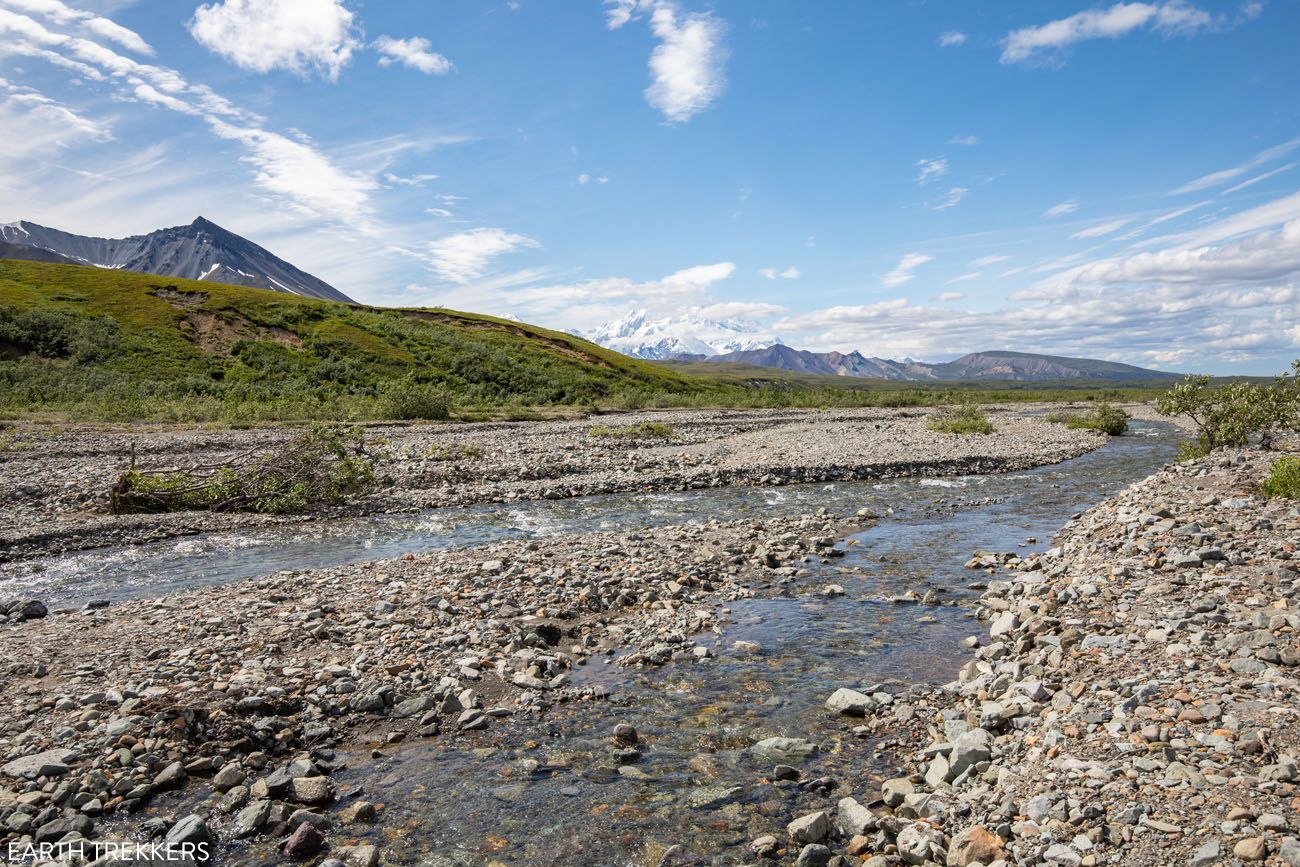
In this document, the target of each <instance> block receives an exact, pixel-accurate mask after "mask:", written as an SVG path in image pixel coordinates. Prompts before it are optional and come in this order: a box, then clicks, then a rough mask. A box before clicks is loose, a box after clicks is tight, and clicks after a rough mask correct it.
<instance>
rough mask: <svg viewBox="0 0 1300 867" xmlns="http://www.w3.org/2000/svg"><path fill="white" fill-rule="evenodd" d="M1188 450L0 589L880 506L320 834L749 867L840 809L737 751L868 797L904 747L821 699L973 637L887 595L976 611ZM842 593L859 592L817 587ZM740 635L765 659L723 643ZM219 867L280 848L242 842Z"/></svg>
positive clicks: (538, 521)
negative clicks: (756, 585)
mask: <svg viewBox="0 0 1300 867" xmlns="http://www.w3.org/2000/svg"><path fill="white" fill-rule="evenodd" d="M1178 439H1179V435H1178V433H1177V432H1176V431H1175V430H1174V429H1173V428H1171V427H1169V426H1167V425H1162V424H1153V423H1144V422H1137V423H1134V425H1133V433H1132V434H1131V435H1128V436H1124V437H1121V438H1116V439H1114V440H1112V441H1111V442H1110V443H1109V444H1108V445H1106V446H1104V447H1102V448H1101V449H1098V450H1097V451H1094V452H1091V453H1089V454H1087V455H1084V456H1082V457H1079V458H1076V459H1074V460H1071V461H1066V462H1064V463H1061V464H1057V465H1054V466H1049V467H1041V468H1038V469H1035V470H1030V471H1026V472H1022V473H1014V474H1006V475H990V476H971V477H961V478H950V479H901V480H893V481H888V482H883V483H871V482H857V483H847V484H846V483H841V484H835V485H801V486H790V487H783V488H776V489H769V490H763V489H757V488H732V489H713V490H703V491H692V492H689V493H666V494H620V495H607V496H598V497H585V498H577V499H573V500H560V501H544V502H529V503H519V504H513V505H495V506H482V507H476V508H468V509H444V510H437V511H431V512H426V513H423V514H419V515H403V516H378V517H371V518H360V519H352V520H346V521H336V522H329V523H325V524H316V525H312V526H310V527H306V526H297V527H282V528H276V529H273V530H268V531H261V532H244V533H218V534H210V535H205V536H195V537H189V538H185V539H181V540H170V541H167V542H160V543H155V544H149V545H141V546H136V547H132V548H121V549H107V550H100V551H88V552H81V553H77V554H72V555H65V556H62V557H55V558H50V559H48V560H46V561H42V562H38V563H25V564H11V565H9V566H6V567H4V568H3V570H0V596H12V595H19V594H20V593H21V594H22V595H33V596H38V597H40V598H44V599H48V600H50V601H51V602H53V603H55V604H65V605H80V604H82V603H84V602H85V601H87V600H90V599H108V600H117V599H124V598H129V597H136V596H144V595H157V594H164V593H170V592H175V591H177V590H179V589H182V588H184V587H189V586H205V585H214V584H219V583H224V582H229V581H234V580H238V579H240V578H245V577H250V576H253V575H259V574H267V573H268V572H273V571H275V570H277V569H282V568H294V569H302V568H310V567H325V566H332V565H337V564H340V563H345V562H355V561H361V560H372V559H378V558H382V557H389V556H397V555H400V554H403V553H406V552H410V551H414V552H418V551H425V550H432V549H436V548H442V547H448V546H454V545H468V544H476V543H482V542H486V541H491V540H497V539H503V538H515V537H517V538H524V537H530V536H536V535H546V534H556V533H567V532H580V531H589V530H595V529H619V528H632V527H637V526H644V525H647V524H666V523H680V522H684V521H691V520H707V519H708V518H710V517H719V518H726V519H730V518H738V517H745V516H752V515H768V514H773V513H808V512H812V511H815V510H816V509H818V508H821V507H825V508H826V509H828V510H829V511H830V512H831V513H832V514H851V513H852V512H854V511H856V510H857V509H859V508H863V507H866V508H870V509H872V510H873V511H875V512H877V513H880V514H882V515H884V516H885V517H883V518H882V519H881V520H880V522H879V523H878V524H877V525H876V526H873V527H871V528H870V529H867V530H865V531H863V532H860V533H857V534H855V535H854V536H852V537H851V539H850V540H849V542H850V543H849V544H847V545H841V546H840V547H843V548H845V551H846V555H845V556H844V557H842V558H836V559H831V560H827V561H825V562H821V561H815V562H813V563H810V564H808V568H809V570H810V571H811V575H810V576H809V577H807V578H803V579H799V580H798V581H797V582H796V583H795V584H794V585H792V586H789V587H786V588H784V590H783V591H782V595H778V596H776V597H775V598H757V599H752V600H743V601H740V602H735V603H731V604H729V606H728V608H727V613H726V616H725V620H724V626H723V628H722V629H721V630H720V631H719V632H718V633H715V634H713V635H711V636H704V637H703V638H701V643H710V644H711V646H712V649H713V652H714V654H715V656H714V657H713V658H711V659H707V660H704V661H699V662H682V663H670V664H669V665H666V666H664V667H662V668H659V669H652V670H637V669H628V668H624V667H622V666H618V665H615V664H612V663H610V662H606V661H604V660H596V661H593V662H591V663H589V664H588V665H586V666H585V667H582V668H579V669H578V670H577V671H575V673H574V677H573V681H574V682H575V683H576V684H583V683H586V684H603V685H604V686H607V687H608V688H609V689H610V691H611V698H610V699H609V700H608V701H607V702H584V703H580V704H575V705H571V706H560V707H557V708H555V709H553V710H552V711H550V712H549V713H548V714H547V715H545V716H544V717H542V718H541V719H540V721H536V722H525V721H522V720H519V721H503V722H499V723H496V724H494V725H493V726H492V727H491V728H490V729H489V730H488V731H486V732H482V733H479V734H475V735H472V736H466V737H461V738H460V739H458V740H456V741H454V742H453V741H448V740H446V739H445V738H441V737H440V738H435V739H433V740H431V741H427V742H411V743H410V744H406V745H399V746H396V747H389V748H386V749H385V750H384V751H383V755H382V756H381V757H379V758H377V759H372V758H370V756H369V753H368V752H360V753H357V754H353V755H348V756H346V757H342V756H341V758H344V759H345V760H346V762H347V764H348V765H350V767H348V768H347V769H345V770H343V771H341V772H340V773H337V774H336V775H335V778H336V780H337V781H338V783H339V784H340V788H341V790H343V791H347V790H350V789H351V790H355V789H358V788H360V789H362V790H364V795H363V797H365V798H366V799H367V800H370V801H373V802H377V803H382V804H384V805H385V806H384V811H383V812H384V819H383V821H382V822H381V823H380V824H379V825H377V826H375V827H374V828H373V829H365V830H363V831H361V832H360V836H358V837H355V838H354V837H353V836H351V835H354V834H357V833H358V832H357V831H356V829H355V828H348V829H346V830H342V829H339V830H335V831H334V832H331V835H330V839H331V840H332V841H333V842H336V843H347V842H356V841H362V842H364V841H366V840H367V838H369V840H370V841H371V842H376V843H379V844H380V845H381V847H382V848H383V850H384V851H385V852H386V857H387V858H388V859H389V861H390V862H395V863H410V864H423V865H428V867H441V865H453V864H456V865H460V864H465V865H468V864H491V863H501V864H555V865H561V864H564V865H568V864H593V865H621V864H656V863H657V862H658V859H659V857H660V855H661V853H662V852H663V851H664V850H665V848H667V847H669V846H673V845H681V846H683V847H684V848H685V849H686V850H688V851H689V852H691V853H692V854H694V855H695V856H697V857H699V858H700V859H701V860H702V862H703V863H717V864H732V863H742V860H743V857H744V848H743V847H744V844H745V843H746V842H747V841H749V840H751V839H753V838H755V837H758V836H761V835H763V834H776V835H778V836H781V832H782V830H783V829H784V827H785V824H786V823H787V822H788V821H790V819H792V818H794V817H795V816H797V815H801V814H803V813H805V812H808V811H811V810H814V809H820V808H824V807H828V806H833V804H834V802H835V800H837V799H838V798H839V797H841V795H842V793H837V794H833V795H828V794H819V793H816V792H805V791H800V790H799V789H798V788H796V787H794V786H792V785H791V784H789V783H780V784H777V783H772V782H769V781H768V780H769V778H770V774H771V770H772V765H773V761H772V760H771V759H759V758H756V757H755V756H753V755H752V754H751V753H750V752H748V749H747V748H749V747H750V746H751V745H753V744H754V743H755V742H757V741H759V740H761V739H763V738H766V737H770V736H775V735H781V736H789V737H796V738H807V739H809V740H811V741H813V742H816V743H818V744H820V745H821V746H822V751H821V752H820V753H819V754H818V755H816V756H814V757H812V758H810V759H808V760H806V761H804V762H801V763H799V764H800V765H801V768H802V770H803V772H804V775H805V777H806V778H808V777H817V776H822V775H829V776H831V777H834V778H836V779H837V780H841V781H851V782H852V784H853V786H855V788H854V790H853V791H854V794H856V795H858V796H859V797H860V798H861V799H863V800H864V801H865V800H867V799H869V797H870V794H871V792H870V791H868V788H867V787H868V786H869V785H871V780H872V779H873V775H884V776H887V775H889V774H890V772H892V771H893V770H894V768H893V767H892V765H891V764H890V757H889V755H888V753H887V752H880V753H877V752H875V751H874V745H873V744H871V743H870V742H867V741H860V740H858V739H857V738H855V737H854V736H852V735H851V734H849V731H848V729H849V726H848V725H846V724H845V721H844V720H843V719H841V718H838V717H835V716H834V715H832V714H830V713H828V712H827V711H826V710H825V709H824V702H825V699H826V697H827V696H828V695H829V694H830V693H831V692H833V691H834V690H835V689H836V688H837V687H839V686H851V687H855V688H862V687H865V686H870V685H872V684H877V683H884V684H887V688H888V689H889V690H890V691H891V692H893V693H894V694H896V695H903V694H904V693H905V692H906V688H907V686H908V685H911V684H918V683H942V682H945V681H949V680H952V679H953V678H954V677H955V674H956V671H957V669H958V668H959V667H960V665H961V664H962V662H963V660H964V658H965V657H964V652H963V651H962V650H961V649H960V647H959V642H960V640H961V639H962V638H963V637H965V636H968V635H972V634H976V633H977V632H980V631H982V630H981V627H980V625H979V624H977V623H976V622H975V621H973V620H972V619H971V617H970V611H969V608H967V607H966V606H963V605H919V604H899V603H891V602H889V601H886V600H887V599H888V597H890V596H894V595H897V594H899V593H902V592H903V591H905V590H909V589H911V590H915V591H917V593H919V594H922V595H923V594H925V592H926V591H927V590H937V591H939V592H940V598H941V599H944V600H949V601H958V602H960V601H963V600H965V601H969V600H971V599H973V598H974V597H975V596H976V595H977V593H978V591H977V590H974V589H971V588H970V586H969V585H971V584H972V583H974V582H977V581H980V580H982V579H984V578H985V576H984V575H983V574H981V573H978V572H971V571H968V570H966V569H964V568H963V564H964V563H965V562H966V560H967V559H968V558H969V557H970V555H971V553H972V551H973V550H975V549H977V548H984V549H989V550H994V551H1029V550H1041V549H1043V548H1046V547H1047V546H1048V545H1050V543H1051V538H1052V535H1053V534H1054V533H1055V531H1056V530H1057V529H1059V528H1060V527H1061V525H1063V524H1064V523H1066V522H1067V521H1068V520H1069V519H1070V518H1071V517H1072V516H1073V515H1074V514H1076V513H1078V512H1080V511H1082V510H1084V509H1086V508H1087V507H1089V506H1091V505H1093V504H1095V503H1097V502H1098V501H1100V500H1102V499H1104V498H1106V497H1108V496H1110V495H1112V494H1114V493H1116V492H1117V491H1118V490H1120V489H1122V488H1123V487H1124V486H1126V485H1127V484H1129V483H1131V482H1133V481H1136V480H1137V479H1140V478H1142V477H1144V476H1146V475H1148V474H1149V473H1151V472H1153V471H1155V470H1157V469H1159V468H1160V467H1161V466H1162V465H1164V464H1165V463H1166V462H1168V461H1169V460H1170V459H1171V458H1172V456H1173V454H1174V452H1175V450H1176V447H1177V443H1178ZM891 510H892V511H891ZM830 583H834V584H838V585H840V586H841V587H843V588H844V590H845V594H844V595H843V596H839V597H836V598H825V597H823V596H821V595H820V594H819V593H818V591H819V590H820V589H821V588H822V587H824V586H825V585H826V584H830ZM15 585H22V586H23V587H24V588H25V589H23V590H21V591H18V590H15V589H14V588H15ZM778 589H779V588H778ZM738 640H745V641H752V642H756V643H757V644H758V645H759V646H760V647H761V652H759V653H757V654H751V653H741V652H737V651H735V650H733V649H732V648H733V645H734V644H735V642H736V641H738ZM618 722H628V723H631V724H632V725H634V726H635V727H636V728H637V729H638V730H639V731H640V733H641V735H642V738H643V741H644V746H643V752H644V755H643V757H642V758H641V759H640V761H638V762H636V763H635V764H633V765H631V768H632V770H631V771H627V770H624V771H622V772H620V771H619V770H618V763H617V762H616V761H615V760H614V756H613V748H612V744H611V739H610V732H611V730H612V729H613V727H614V725H615V724H616V723H618ZM160 806H161V805H160ZM225 859H226V861H227V863H266V862H268V861H273V860H276V856H274V854H273V853H270V852H269V851H267V850H265V849H261V848H249V849H241V850H236V851H231V852H228V853H226V855H225Z"/></svg>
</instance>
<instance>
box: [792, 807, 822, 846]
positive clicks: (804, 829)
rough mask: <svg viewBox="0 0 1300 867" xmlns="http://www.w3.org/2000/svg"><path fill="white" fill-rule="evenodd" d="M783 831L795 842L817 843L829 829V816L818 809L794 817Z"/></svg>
mask: <svg viewBox="0 0 1300 867" xmlns="http://www.w3.org/2000/svg"><path fill="white" fill-rule="evenodd" d="M785 831H786V833H787V834H788V835H790V839H791V840H793V841H795V842H796V843H819V842H821V841H822V840H825V839H826V835H827V834H829V833H830V831H831V818H830V816H829V815H828V814H827V813H826V812H825V811H824V810H819V811H818V812H816V813H809V814H808V815H806V816H800V817H799V818H797V819H795V820H794V821H793V822H791V823H790V824H789V825H787V826H786V828H785Z"/></svg>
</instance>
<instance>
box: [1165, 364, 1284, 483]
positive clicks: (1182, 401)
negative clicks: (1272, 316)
mask: <svg viewBox="0 0 1300 867" xmlns="http://www.w3.org/2000/svg"><path fill="white" fill-rule="evenodd" d="M1156 409H1157V410H1159V411H1160V413H1161V414H1162V415H1176V416H1185V417H1186V418H1187V419H1188V420H1190V421H1191V423H1192V426H1193V427H1194V428H1195V430H1196V437H1195V439H1194V440H1191V441H1190V442H1187V443H1184V444H1183V448H1182V454H1181V457H1182V458H1183V459H1184V460H1188V459H1191V458H1196V457H1201V456H1203V455H1207V454H1209V453H1210V452H1212V451H1214V450H1215V449H1217V448H1222V447H1225V446H1234V447H1240V446H1244V445H1247V444H1249V443H1250V442H1251V441H1252V440H1254V441H1256V442H1258V443H1259V444H1260V445H1262V446H1264V447H1265V448H1268V447H1271V446H1272V444H1273V439H1274V437H1276V436H1277V435H1278V434H1279V433H1282V432H1284V431H1297V430H1300V361H1296V362H1295V364H1293V365H1292V373H1291V374H1290V375H1283V376H1279V377H1278V378H1277V379H1275V380H1274V381H1273V382H1272V383H1269V384H1266V385H1265V384H1260V383H1253V382H1231V383H1228V384H1226V385H1219V386H1215V385H1211V382H1210V377H1208V376H1204V375H1191V376H1188V377H1187V378H1186V379H1184V380H1183V381H1182V382H1180V383H1178V384H1177V385H1175V386H1174V387H1173V388H1172V389H1170V390H1169V391H1168V392H1167V393H1165V394H1164V395H1161V397H1160V398H1159V400H1157V401H1156Z"/></svg>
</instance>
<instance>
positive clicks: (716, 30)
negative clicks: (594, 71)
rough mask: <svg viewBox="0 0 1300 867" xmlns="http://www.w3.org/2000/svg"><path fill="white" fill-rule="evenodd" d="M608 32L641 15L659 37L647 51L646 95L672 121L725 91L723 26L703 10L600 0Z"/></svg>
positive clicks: (657, 1)
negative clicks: (602, 4)
mask: <svg viewBox="0 0 1300 867" xmlns="http://www.w3.org/2000/svg"><path fill="white" fill-rule="evenodd" d="M605 4H606V6H608V7H609V8H608V9H607V10H606V12H605V16H606V23H607V25H608V27H609V29H610V30H617V29H618V28H620V27H622V26H623V25H624V24H627V23H628V22H629V21H631V20H633V19H635V18H641V17H642V16H643V14H645V13H649V15H650V31H651V32H652V33H653V34H654V36H655V38H656V39H658V41H659V44H658V45H656V46H655V49H654V51H652V52H651V54H650V76H651V79H652V80H651V83H650V86H649V87H647V88H646V89H645V98H646V102H648V103H649V104H650V105H651V106H652V107H653V108H656V109H658V110H659V111H660V112H662V113H663V115H664V117H666V118H667V119H668V120H669V121H670V122H672V123H681V122H683V121H686V120H689V119H690V118H691V117H693V116H694V115H696V114H699V113H700V112H701V111H704V110H705V109H707V108H708V107H709V106H710V105H712V104H713V102H714V100H716V99H717V98H718V97H719V96H721V95H722V92H723V91H724V90H725V89H726V86H727V81H726V73H725V69H724V67H725V65H726V61H727V54H728V52H727V47H726V46H725V45H723V43H722V38H723V36H724V35H725V33H726V25H725V24H724V23H723V21H722V20H721V19H720V18H718V17H717V16H715V15H713V14H711V13H708V12H686V13H683V12H680V11H679V10H678V7H677V4H676V3H675V2H673V0H605Z"/></svg>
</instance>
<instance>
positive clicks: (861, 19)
mask: <svg viewBox="0 0 1300 867" xmlns="http://www.w3.org/2000/svg"><path fill="white" fill-rule="evenodd" d="M1297 33H1300V3H1298V2H1297V0H1270V2H1266V3H1254V2H1248V3H1223V4H1210V3H1201V4H1196V5H1193V4H1191V3H1187V2H1154V3H1149V4H1147V3H1118V4H1100V5H1089V4H1087V3H1083V2H1035V3H1009V2H1008V3H984V4H978V3H966V2H963V3H958V2H951V3H934V2H931V3H920V2H898V3H859V2H843V3H831V2H826V3H794V2H764V0H716V2H712V3H707V2H697V0H618V2H607V3H602V2H600V0H590V2H587V0H573V2H564V3H555V2H541V0H517V2H495V0H472V2H471V0H438V2H429V3H422V4H409V3H391V2H381V0H371V2H369V3H366V4H364V5H363V4H361V3H358V2H354V0H217V2H211V3H208V4H204V5H197V4H191V3H184V2H177V0H167V2H162V0H157V2H150V0H141V2H134V3H132V2H104V0H101V2H91V0H81V2H64V0H0V128H3V129H4V131H5V133H4V135H3V136H0V218H2V219H5V220H11V219H28V220H33V221H35V222H38V223H43V224H47V225H53V226H56V227H59V228H64V229H67V230H70V231H76V232H82V233H87V234H95V235H108V236H120V235H126V234H132V233H138V232H146V231H150V230H152V229H155V228H158V227H161V226H165V225H176V224H180V223H187V222H189V221H190V220H192V219H193V218H194V217H195V216H197V215H199V214H202V215H204V216H206V217H208V218H209V219H212V220H214V221H216V222H218V223H220V224H222V225H224V226H226V227H228V228H230V229H232V230H234V231H236V232H239V233H241V234H244V235H246V236H247V237H249V238H251V239H253V240H255V241H257V242H259V243H261V244H263V245H265V246H267V247H269V248H270V249H271V250H272V251H274V252H276V253H278V254H279V255H281V256H283V257H284V258H287V259H289V260H290V261H292V262H294V263H295V264H297V265H299V266H300V267H302V268H304V269H306V270H308V271H311V272H313V273H315V274H317V275H319V276H321V277H322V278H324V279H326V280H328V281H329V282H331V283H333V284H334V285H335V286H337V287H338V288H340V289H342V290H343V291H344V292H346V293H348V294H349V295H351V296H352V297H354V298H356V299H357V300H360V301H364V302H370V303H378V304H408V305H409V304H421V305H443V306H449V307H456V308H460V309H469V310H478V311H483V312H490V313H496V314H511V315H515V316H518V317H520V318H522V319H525V320H529V321H535V322H539V323H541V324H545V325H549V326H552V327H558V328H563V329H578V330H588V329H592V328H594V327H596V326H598V325H600V324H601V323H603V322H605V321H607V320H609V319H613V318H616V317H618V316H620V315H622V314H624V313H626V312H628V311H629V310H632V309H640V308H644V309H647V310H649V311H650V313H651V315H653V316H670V315H673V316H707V317H712V318H720V317H734V318H741V319H745V320H750V321H752V322H754V327H755V330H758V331H766V332H772V333H776V334H779V335H780V336H781V337H782V339H784V340H785V341H786V342H787V343H790V344H792V345H795V346H799V347H804V348H811V349H820V350H825V349H840V350H849V349H858V350H861V351H863V352H864V353H866V354H870V355H881V356H893V357H899V356H904V355H910V356H913V357H920V358H925V359H933V360H941V359H945V358H951V357H954V356H956V355H958V354H960V353H962V352H966V351H970V350H978V349H993V348H1009V349H1021V350H1028V351H1045V352H1052V353H1057V354H1071V355H1086V356H1091V357H1101V358H1110V359H1116V360H1122V361H1128V362H1131V363H1137V364H1144V365H1149V366H1157V367H1164V368H1168V369H1186V370H1191V369H1196V370H1206V371H1211V372H1223V373H1228V372H1243V373H1271V372H1278V371H1280V370H1281V369H1282V368H1283V367H1285V366H1286V364H1287V363H1289V361H1290V360H1291V359H1292V358H1295V357H1297V356H1300V165H1298V164H1300V88H1297V87H1296V84H1295V83H1296V82H1297V81H1300V52H1297V51H1296V50H1295V36H1296V34H1297Z"/></svg>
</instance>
